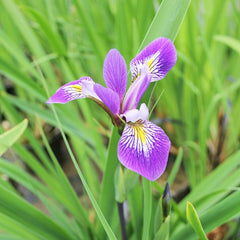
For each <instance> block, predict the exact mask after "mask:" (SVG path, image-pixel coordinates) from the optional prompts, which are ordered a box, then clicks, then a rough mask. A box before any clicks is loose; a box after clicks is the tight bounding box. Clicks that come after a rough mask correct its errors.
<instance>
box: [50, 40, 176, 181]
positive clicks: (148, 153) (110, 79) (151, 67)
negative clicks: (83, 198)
mask: <svg viewBox="0 0 240 240" xmlns="http://www.w3.org/2000/svg"><path fill="white" fill-rule="evenodd" d="M176 60H177V56H176V49H175V47H174V45H173V43H172V42H171V41H170V40H169V39H167V38H158V39H156V40H154V41H153V42H151V43H150V44H149V45H148V46H147V47H145V48H144V49H143V50H142V51H141V52H140V53H139V54H138V55H137V56H136V57H135V58H134V59H133V60H132V61H131V63H130V71H131V73H132V80H131V84H130V87H129V88H128V90H127V92H126V88H127V65H126V63H125V60H124V58H123V57H122V55H121V54H120V53H119V52H118V51H117V50H116V49H112V50H110V51H109V52H108V54H107V56H106V58H105V61H104V66H103V77H104V80H105V82H106V85H107V88H105V87H103V86H102V85H100V84H97V83H95V82H94V81H93V80H92V79H91V78H90V77H82V78H80V79H79V80H76V81H73V82H70V83H68V84H65V85H64V86H62V87H60V88H59V89H58V90H57V92H56V93H55V94H54V95H53V96H52V97H51V98H50V99H49V100H48V101H47V103H48V104H52V103H62V104H63V103H67V102H69V101H71V100H75V99H79V98H86V97H87V98H91V99H92V100H94V101H95V102H96V103H98V104H99V105H100V106H101V107H102V108H103V109H104V110H105V111H106V112H107V113H108V114H109V116H110V117H111V119H112V122H113V124H114V125H115V126H117V127H118V128H119V129H120V131H121V133H122V135H121V138H120V140H119V143H118V158H119V160H120V162H121V163H122V164H123V165H124V166H125V167H126V168H128V169H130V170H132V171H135V172H137V173H139V174H140V175H142V176H144V177H145V178H147V179H149V180H151V181H155V180H156V179H157V178H159V177H160V176H161V175H162V173H163V172H164V170H165V168H166V165H167V160H168V154H169V149H170V145H171V143H170V141H169V138H168V136H167V135H166V134H165V133H164V131H163V130H162V129H161V128H160V127H159V126H157V125H155V124H153V123H152V122H150V121H148V120H147V119H148V116H149V111H148V108H147V106H146V105H145V104H144V103H143V104H141V106H140V108H139V110H138V109H137V106H138V103H139V101H140V99H141V97H142V95H143V94H144V92H145V90H146V89H147V87H148V85H149V84H150V82H154V81H158V80H160V79H162V78H164V77H165V76H166V74H167V73H168V71H169V70H170V69H171V68H172V67H173V66H174V64H175V63H176Z"/></svg>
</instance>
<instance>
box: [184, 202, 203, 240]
mask: <svg viewBox="0 0 240 240" xmlns="http://www.w3.org/2000/svg"><path fill="white" fill-rule="evenodd" d="M187 220H188V222H189V223H190V224H191V226H192V227H193V229H194V231H195V232H196V233H197V235H198V236H199V237H200V239H201V240H207V237H206V234H205V232H204V230H203V228H202V225H201V222H200V220H199V217H198V215H197V212H196V210H195V208H194V207H193V205H192V204H191V203H190V202H187Z"/></svg>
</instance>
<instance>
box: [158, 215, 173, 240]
mask: <svg viewBox="0 0 240 240" xmlns="http://www.w3.org/2000/svg"><path fill="white" fill-rule="evenodd" d="M169 231H170V216H168V217H167V218H166V220H165V222H164V223H162V224H161V227H160V228H159V230H158V232H157V233H156V235H155V237H154V240H160V239H164V240H168V239H169Z"/></svg>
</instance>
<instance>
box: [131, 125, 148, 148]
mask: <svg viewBox="0 0 240 240" xmlns="http://www.w3.org/2000/svg"><path fill="white" fill-rule="evenodd" d="M131 125H132V127H133V131H134V136H135V137H136V138H137V139H139V140H140V141H141V142H142V144H143V145H145V143H146V132H145V131H144V127H143V124H142V123H139V122H136V123H132V124H131Z"/></svg>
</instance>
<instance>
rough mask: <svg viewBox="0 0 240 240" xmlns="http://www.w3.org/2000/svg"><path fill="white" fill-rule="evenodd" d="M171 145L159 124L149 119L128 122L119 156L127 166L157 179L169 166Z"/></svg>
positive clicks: (152, 178) (119, 146)
mask: <svg viewBox="0 0 240 240" xmlns="http://www.w3.org/2000/svg"><path fill="white" fill-rule="evenodd" d="M170 145H171V143H170V141H169V138H168V136H167V135H166V134H165V133H164V131H163V130H162V129H161V128H160V127H158V126H157V125H155V124H153V123H151V122H149V121H138V122H136V123H131V124H129V123H128V124H126V126H125V128H124V131H123V134H122V136H121V138H120V140H119V143H118V158H119V160H120V162H121V163H122V164H123V165H124V166H125V167H126V168H128V169H130V170H132V171H134V172H137V173H139V174H140V175H142V176H144V177H145V178H147V179H149V180H150V181H155V180H156V179H158V178H159V177H160V176H161V175H162V174H163V172H164V170H165V168H166V166H167V161H168V154H169V149H170Z"/></svg>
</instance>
